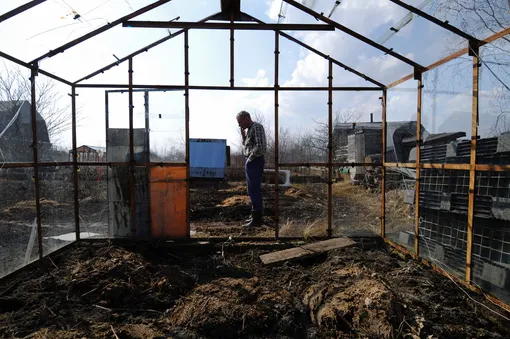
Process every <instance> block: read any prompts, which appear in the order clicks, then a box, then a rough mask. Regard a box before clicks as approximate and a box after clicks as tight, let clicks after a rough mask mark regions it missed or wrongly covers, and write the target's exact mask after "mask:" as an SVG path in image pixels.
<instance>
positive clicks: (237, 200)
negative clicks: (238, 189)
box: [217, 195, 250, 207]
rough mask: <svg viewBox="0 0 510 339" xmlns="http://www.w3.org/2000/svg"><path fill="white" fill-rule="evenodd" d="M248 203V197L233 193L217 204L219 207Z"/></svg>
mask: <svg viewBox="0 0 510 339" xmlns="http://www.w3.org/2000/svg"><path fill="white" fill-rule="evenodd" d="M246 204H250V197H249V196H247V195H235V196H233V197H229V198H227V199H225V200H223V202H222V203H221V204H219V205H217V206H219V207H229V206H237V205H246Z"/></svg>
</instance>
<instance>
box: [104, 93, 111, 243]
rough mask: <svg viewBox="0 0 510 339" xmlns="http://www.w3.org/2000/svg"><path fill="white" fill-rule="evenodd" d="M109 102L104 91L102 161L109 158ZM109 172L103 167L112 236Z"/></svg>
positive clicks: (108, 169) (109, 230) (107, 168)
mask: <svg viewBox="0 0 510 339" xmlns="http://www.w3.org/2000/svg"><path fill="white" fill-rule="evenodd" d="M109 107H110V106H109V101H108V91H107V90H106V91H104V117H105V122H104V126H105V133H106V135H105V137H106V139H105V141H106V159H104V161H108V157H109V152H108V151H109V147H108V144H109V142H110V140H109V139H108V130H109V129H110V109H109ZM109 171H110V168H109V167H107V166H105V174H106V197H107V199H108V205H107V206H108V211H107V213H108V232H109V233H111V234H109V235H110V236H113V234H112V232H111V229H110V225H111V222H110V220H111V215H110V192H109V190H110V188H109V187H110V185H109V173H108V172H109Z"/></svg>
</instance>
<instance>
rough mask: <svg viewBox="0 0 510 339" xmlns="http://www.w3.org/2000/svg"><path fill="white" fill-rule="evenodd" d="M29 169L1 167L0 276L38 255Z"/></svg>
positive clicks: (31, 179) (32, 189)
mask: <svg viewBox="0 0 510 339" xmlns="http://www.w3.org/2000/svg"><path fill="white" fill-rule="evenodd" d="M33 176H34V171H33V169H32V168H9V169H7V168H1V169H0V186H1V191H2V192H3V193H2V194H1V195H0V230H1V236H0V277H3V276H5V275H7V274H9V273H11V272H13V271H15V270H17V269H18V268H20V267H22V266H24V265H27V264H28V263H30V262H32V261H34V260H36V259H38V258H39V247H38V241H37V223H36V212H35V186H34V180H33Z"/></svg>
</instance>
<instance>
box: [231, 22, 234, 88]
mask: <svg viewBox="0 0 510 339" xmlns="http://www.w3.org/2000/svg"><path fill="white" fill-rule="evenodd" d="M230 23H232V24H233V23H234V12H231V13H230ZM230 87H234V29H233V28H232V29H231V30H230Z"/></svg>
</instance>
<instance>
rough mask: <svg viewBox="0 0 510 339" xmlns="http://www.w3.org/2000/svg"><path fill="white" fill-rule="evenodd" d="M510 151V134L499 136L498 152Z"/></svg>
mask: <svg viewBox="0 0 510 339" xmlns="http://www.w3.org/2000/svg"><path fill="white" fill-rule="evenodd" d="M509 151H510V134H501V135H500V136H498V148H497V151H496V152H498V153H499V152H509Z"/></svg>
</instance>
